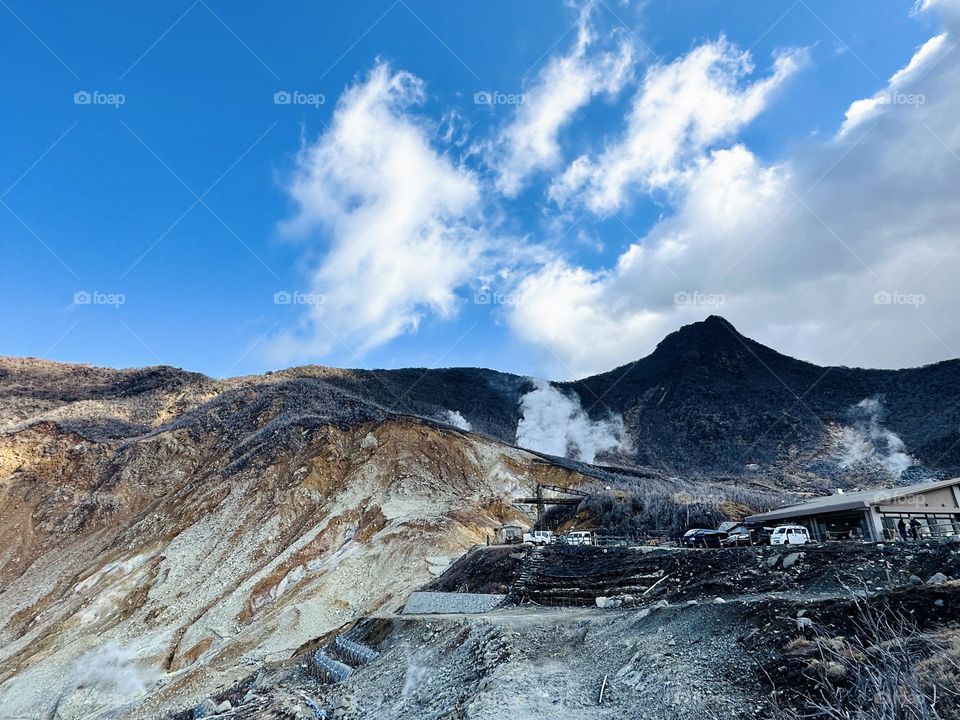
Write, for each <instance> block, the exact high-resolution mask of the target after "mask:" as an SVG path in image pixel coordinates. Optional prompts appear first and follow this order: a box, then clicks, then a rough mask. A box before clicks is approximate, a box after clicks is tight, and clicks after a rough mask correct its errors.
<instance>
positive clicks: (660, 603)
mask: <svg viewBox="0 0 960 720" xmlns="http://www.w3.org/2000/svg"><path fill="white" fill-rule="evenodd" d="M668 607H670V603H668V602H667V601H666V600H657V602H655V603H654V604H653V606H652V607H651V609H652V610H660V609H661V608H668Z"/></svg>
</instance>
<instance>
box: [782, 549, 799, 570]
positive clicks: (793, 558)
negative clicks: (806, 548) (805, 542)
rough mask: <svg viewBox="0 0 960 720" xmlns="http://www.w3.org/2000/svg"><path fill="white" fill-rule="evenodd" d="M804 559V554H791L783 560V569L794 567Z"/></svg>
mask: <svg viewBox="0 0 960 720" xmlns="http://www.w3.org/2000/svg"><path fill="white" fill-rule="evenodd" d="M802 558H803V553H790V554H789V555H787V556H786V557H785V558H783V569H784V570H786V569H787V568H791V567H793V566H794V565H795V564H796V562H797V561H798V560H800V559H802Z"/></svg>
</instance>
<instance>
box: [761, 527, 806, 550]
mask: <svg viewBox="0 0 960 720" xmlns="http://www.w3.org/2000/svg"><path fill="white" fill-rule="evenodd" d="M808 542H810V533H809V532H808V531H807V529H806V528H805V527H802V526H800V525H781V526H779V527H777V528H774V530H773V533H771V535H770V544H771V545H806V544H807V543H808Z"/></svg>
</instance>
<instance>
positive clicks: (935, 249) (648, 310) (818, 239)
mask: <svg viewBox="0 0 960 720" xmlns="http://www.w3.org/2000/svg"><path fill="white" fill-rule="evenodd" d="M943 17H945V18H949V17H950V16H948V15H946V14H945V15H944V16H943ZM958 29H960V28H958V27H957V26H956V25H954V24H952V23H951V22H948V23H947V33H946V35H945V36H944V35H938V36H937V38H934V40H932V41H931V42H928V43H927V44H925V45H924V46H923V47H922V48H920V49H919V50H918V51H917V55H916V56H915V57H914V58H913V59H912V60H911V61H910V62H909V63H907V64H906V65H905V67H904V69H903V70H902V71H900V72H899V73H897V74H896V75H894V76H893V78H892V79H891V81H890V86H888V87H887V88H884V89H883V90H882V91H881V93H878V94H883V93H886V94H887V95H889V94H890V93H891V92H892V91H895V92H898V93H903V94H907V95H911V94H912V95H914V96H923V98H924V102H922V103H918V104H915V105H896V104H891V105H889V106H885V107H883V108H882V111H881V112H878V113H877V114H876V115H875V116H874V117H873V118H872V119H871V121H870V122H861V123H859V124H856V123H855V122H852V121H851V120H850V116H849V115H848V119H847V121H846V123H845V125H844V130H843V131H841V132H840V133H839V134H838V137H836V138H833V139H830V140H827V141H826V142H815V141H813V140H810V141H808V142H806V143H802V144H800V145H798V146H796V147H795V149H794V150H793V151H792V152H791V153H790V155H789V156H787V157H786V158H784V159H783V160H781V161H779V162H777V163H774V164H764V163H763V162H762V161H761V160H760V159H759V158H757V157H756V156H755V155H754V154H753V153H752V152H751V151H750V150H749V149H748V148H747V147H745V146H743V145H733V146H732V147H728V148H722V149H714V150H712V151H709V152H708V154H706V155H704V154H700V155H699V156H698V155H697V152H696V151H697V150H698V149H700V148H703V147H705V146H706V145H707V144H709V142H712V140H708V142H706V143H705V142H703V141H698V140H695V138H706V139H711V138H713V139H720V138H723V137H725V136H726V135H727V134H729V133H732V132H733V131H734V129H735V128H736V127H737V126H738V125H739V124H740V123H741V122H745V121H746V120H747V119H749V118H750V117H753V116H754V115H755V114H756V113H755V111H754V110H755V109H756V108H757V107H759V106H760V105H762V104H763V101H761V100H759V99H754V100H752V101H750V102H747V101H745V100H743V99H742V98H741V99H736V100H731V98H732V97H733V96H734V95H735V96H737V97H739V96H741V95H743V94H744V91H742V90H740V91H731V92H728V93H724V92H720V94H719V96H718V97H719V98H720V100H719V101H718V102H720V103H721V104H725V103H728V102H732V103H733V104H732V106H731V107H733V108H734V109H735V112H734V114H735V116H737V117H738V118H739V119H738V120H737V121H736V122H720V123H718V124H713V123H710V122H704V124H703V127H702V128H700V127H699V124H698V123H699V122H700V121H699V120H698V121H696V122H693V121H689V120H682V121H677V122H676V123H668V126H669V127H681V128H685V129H684V130H682V131H676V132H670V131H665V133H664V135H663V136H662V137H663V138H664V140H663V142H662V143H661V145H662V144H664V143H665V144H666V145H667V147H668V150H667V151H665V152H664V154H662V155H660V154H658V153H661V152H662V151H661V149H659V148H658V149H656V151H654V150H642V148H641V151H642V152H647V153H651V154H650V155H649V157H648V156H646V155H642V156H640V157H641V159H642V162H639V161H638V160H637V158H636V157H635V158H634V159H633V160H631V162H630V163H628V164H627V166H625V167H624V169H622V170H620V171H617V170H616V168H617V167H618V164H617V159H616V157H615V155H613V154H611V155H610V157H609V158H607V159H606V160H603V158H601V160H602V161H601V162H598V163H593V162H589V161H587V162H585V163H583V164H582V165H581V167H579V168H578V169H576V170H574V171H571V172H578V173H580V174H581V175H582V178H583V179H582V180H581V181H580V182H579V185H580V186H583V187H584V188H586V190H587V191H588V198H589V200H588V202H589V203H590V204H591V205H592V206H593V207H595V208H597V209H602V208H610V207H615V206H617V204H618V203H620V202H623V201H624V199H625V189H626V187H627V184H628V182H632V181H633V180H634V179H636V178H637V177H639V175H637V174H636V173H635V170H634V169H635V168H636V167H637V166H638V165H640V166H642V167H645V168H647V172H646V174H645V175H644V176H643V177H644V178H645V182H646V186H647V188H649V187H651V186H653V185H656V184H658V183H660V182H661V181H670V180H671V179H672V178H674V177H676V175H677V173H680V175H681V176H682V182H681V183H678V184H677V185H676V186H675V187H674V188H673V194H672V198H673V200H674V201H675V206H674V208H673V212H672V214H670V215H669V216H668V217H666V218H665V219H662V220H661V221H660V222H658V223H657V224H656V225H655V226H654V227H653V228H651V229H650V231H649V232H648V233H647V235H646V236H645V237H644V238H642V240H639V241H637V242H636V243H634V244H632V245H631V246H630V247H629V248H628V249H627V250H626V251H624V252H623V253H622V254H621V256H620V257H619V259H618V261H617V263H616V264H615V265H614V266H613V267H611V268H609V269H604V270H590V269H585V268H581V267H577V266H576V265H573V264H571V263H569V262H564V261H562V260H557V261H555V262H554V263H552V264H550V265H548V266H545V267H544V268H542V269H541V270H540V271H538V272H536V273H534V274H533V275H531V276H529V277H528V278H527V279H526V280H524V281H523V283H522V284H521V285H520V292H519V301H518V303H517V304H516V306H515V307H514V308H512V309H511V310H512V314H511V317H510V322H511V327H512V328H513V329H514V331H515V332H516V333H517V334H518V335H519V336H520V337H522V338H523V339H525V340H527V341H528V342H530V343H532V344H533V345H535V346H539V347H543V348H546V349H547V350H549V354H550V356H555V357H557V358H558V362H557V363H556V365H555V366H554V368H553V369H554V370H555V371H556V372H557V373H559V374H562V375H563V376H565V377H572V376H579V375H583V374H586V373H589V372H593V371H597V370H604V369H608V368H610V367H612V366H615V365H618V364H621V363H624V362H628V361H630V360H633V359H635V358H637V357H639V356H642V355H644V354H646V353H648V352H649V351H651V350H652V349H653V347H654V345H655V344H656V342H657V341H659V339H660V338H661V337H662V335H663V333H664V332H665V331H669V330H672V329H674V328H676V327H677V326H679V325H680V324H683V323H685V322H691V321H694V320H699V319H702V318H703V317H704V316H706V315H708V314H715V313H716V314H722V315H724V316H726V317H727V318H728V319H730V320H731V321H732V322H734V323H735V324H736V325H737V326H738V327H739V329H740V330H741V331H743V332H745V333H746V334H748V335H751V336H752V337H756V338H757V339H759V340H761V341H763V342H767V343H768V344H771V345H774V346H775V347H777V348H778V349H781V350H782V351H784V352H788V353H790V354H793V355H797V356H800V357H803V358H806V359H810V360H813V361H818V362H821V363H824V364H861V365H868V366H877V365H882V366H886V367H902V366H905V365H917V364H922V363H926V362H930V361H932V360H934V359H939V358H945V357H954V356H956V353H957V351H960V327H958V326H957V325H956V323H954V322H953V321H952V316H953V308H955V307H956V305H957V303H958V302H960V296H958V286H957V284H956V282H955V280H954V278H956V277H957V275H958V274H960V195H958V193H957V188H958V187H960V125H958V124H957V123H956V118H957V117H958V116H960V95H958V94H957V93H956V88H957V87H960V50H958V48H957V45H956V40H957V37H958V36H957V30H958ZM697 52H698V51H694V52H693V53H691V55H696V54H697ZM932 60H935V61H932ZM709 64H710V63H708V65H709ZM668 67H672V66H668ZM920 69H922V71H920ZM728 70H731V71H732V72H733V73H734V75H736V74H737V73H738V72H739V71H738V69H737V65H736V63H734V64H732V65H728ZM662 71H663V70H661V72H662ZM776 76H777V73H774V75H773V76H772V78H775V77H776ZM772 78H770V79H768V80H769V82H770V85H769V86H768V87H767V89H765V90H755V91H754V92H755V93H758V94H759V96H760V97H766V96H767V94H768V92H769V90H770V89H771V88H772V87H773V86H775V85H776V84H777V81H775V80H773V79H772ZM712 82H714V83H715V84H716V85H717V87H720V88H724V87H726V88H729V87H732V86H731V85H730V82H731V81H730V78H727V80H714V81H712ZM676 86H677V83H676V82H671V83H668V85H667V87H676ZM746 92H750V91H749V90H747V91H746ZM750 108H752V109H750ZM854 114H855V113H854ZM680 115H681V117H686V116H685V115H684V113H682V112H681V113H680ZM691 122H692V123H693V124H692V125H691ZM693 128H697V129H693ZM628 135H629V133H628ZM650 137H651V138H652V137H655V136H650ZM677 138H680V140H679V141H677V142H674V141H675V140H676V139H677ZM651 142H652V140H651ZM654 144H656V143H654ZM678 147H679V148H680V149H679V150H676V148H678ZM638 152H639V151H638ZM624 153H625V155H626V156H629V155H630V153H629V152H628V148H625V149H624ZM643 158H646V159H643ZM677 158H680V161H679V162H677ZM572 167H575V166H572ZM601 167H603V168H605V171H604V172H609V173H610V175H600V174H597V173H599V169H600V168H601ZM618 172H619V174H618ZM573 185H577V183H573ZM676 293H687V295H686V296H684V297H685V298H687V299H690V295H691V294H693V295H696V298H693V299H694V300H695V302H694V304H682V303H681V304H677V302H676V298H675V294H676ZM878 293H879V295H878ZM877 298H879V300H877ZM888 300H889V302H888ZM697 301H698V302H697Z"/></svg>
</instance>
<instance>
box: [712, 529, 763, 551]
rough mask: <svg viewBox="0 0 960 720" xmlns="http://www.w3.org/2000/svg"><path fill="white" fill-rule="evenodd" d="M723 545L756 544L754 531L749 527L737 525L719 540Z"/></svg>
mask: <svg viewBox="0 0 960 720" xmlns="http://www.w3.org/2000/svg"><path fill="white" fill-rule="evenodd" d="M720 542H721V544H722V545H723V546H724V547H739V546H741V545H757V544H758V543H757V539H756V533H754V532H753V531H752V530H750V528H748V527H745V526H743V525H738V526H737V527H735V528H733V529H732V530H730V531H729V532H728V533H727V537H726V538H724V539H723V540H721V541H720Z"/></svg>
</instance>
